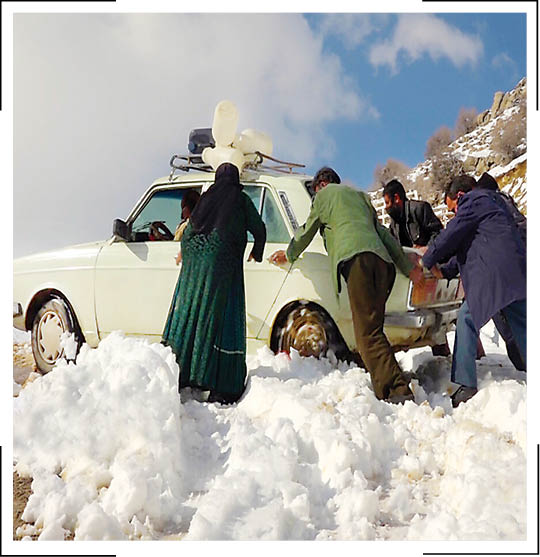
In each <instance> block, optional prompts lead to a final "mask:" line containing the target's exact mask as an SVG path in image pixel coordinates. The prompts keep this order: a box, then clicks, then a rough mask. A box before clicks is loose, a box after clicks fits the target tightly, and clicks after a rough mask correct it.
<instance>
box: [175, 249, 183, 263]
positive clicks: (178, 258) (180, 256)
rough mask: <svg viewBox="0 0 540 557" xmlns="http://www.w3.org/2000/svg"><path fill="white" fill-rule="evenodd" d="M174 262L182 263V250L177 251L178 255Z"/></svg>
mask: <svg viewBox="0 0 540 557" xmlns="http://www.w3.org/2000/svg"><path fill="white" fill-rule="evenodd" d="M175 262H176V264H177V265H180V263H182V250H180V251H179V252H178V255H177V256H176V258H175Z"/></svg>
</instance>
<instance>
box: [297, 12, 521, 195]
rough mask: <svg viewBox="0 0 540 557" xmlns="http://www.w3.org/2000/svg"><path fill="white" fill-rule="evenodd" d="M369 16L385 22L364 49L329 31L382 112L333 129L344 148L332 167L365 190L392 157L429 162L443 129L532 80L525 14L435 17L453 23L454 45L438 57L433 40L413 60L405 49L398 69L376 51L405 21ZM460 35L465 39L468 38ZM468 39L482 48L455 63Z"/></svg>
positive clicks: (331, 46) (313, 22)
mask: <svg viewBox="0 0 540 557" xmlns="http://www.w3.org/2000/svg"><path fill="white" fill-rule="evenodd" d="M417 15H418V14H417ZM306 17H307V20H308V21H309V24H310V26H312V27H313V28H315V29H316V28H320V27H321V25H324V23H323V22H324V18H325V16H320V15H308V16H306ZM351 17H353V18H355V19H357V20H359V19H362V18H364V17H366V16H363V15H359V16H351ZM367 17H370V18H372V19H373V18H379V19H378V21H377V22H376V23H375V24H374V29H373V32H371V33H370V34H369V35H367V36H366V37H365V38H364V39H363V40H361V41H360V40H359V41H358V43H357V44H355V45H346V44H345V43H344V40H343V36H341V35H339V34H338V33H329V34H328V35H327V36H326V38H325V44H324V48H325V50H326V51H327V52H332V53H335V54H336V55H338V56H339V58H340V59H341V61H342V64H343V66H344V68H345V70H346V72H347V74H348V75H349V76H351V78H352V80H353V83H354V85H355V86H356V87H358V90H359V91H360V92H361V94H362V95H364V96H365V97H366V98H367V99H368V100H369V102H370V103H371V104H372V105H373V107H374V108H375V109H376V110H377V112H378V113H379V116H378V117H377V118H367V119H366V118H360V119H359V120H349V121H336V122H335V123H332V124H330V125H329V126H328V129H329V133H330V134H331V136H332V137H333V138H334V139H335V141H336V143H337V144H338V145H339V147H338V149H337V152H336V154H335V155H334V156H333V157H332V158H331V159H330V160H328V161H325V162H328V163H329V164H332V165H335V167H336V169H339V171H340V172H341V174H342V176H343V177H345V176H347V177H348V178H350V179H351V180H353V181H354V182H355V183H356V184H357V185H359V186H361V187H365V186H367V185H369V184H370V183H371V181H372V179H373V170H374V168H375V166H376V164H377V163H384V162H385V161H386V160H387V159H388V158H396V159H399V160H401V161H403V162H404V163H406V164H407V165H408V166H411V167H413V166H415V165H416V164H417V163H419V162H421V161H423V160H424V152H425V145H426V141H427V139H428V138H429V137H430V136H431V135H432V134H433V132H434V131H435V130H436V129H437V128H439V127H440V126H442V125H446V126H448V127H450V128H451V129H453V127H454V124H455V121H456V117H457V115H458V113H459V110H460V108H461V107H466V108H471V107H474V108H476V109H477V110H478V112H482V111H483V110H485V109H487V108H489V107H490V106H491V103H492V101H493V95H494V93H495V92H496V91H508V90H510V89H512V88H513V87H514V86H515V85H516V83H517V82H518V81H519V80H520V79H521V78H522V77H525V75H526V18H525V14H436V15H430V16H429V18H430V19H428V20H427V21H426V23H427V24H428V25H429V24H430V23H435V20H438V21H442V22H444V24H446V25H447V26H448V31H449V34H448V41H446V43H443V44H441V45H440V46H439V48H440V54H439V57H438V58H437V59H433V58H432V56H431V55H430V50H429V49H430V44H429V42H426V43H425V45H424V48H423V49H420V51H419V52H418V57H417V58H416V59H415V60H411V58H410V56H409V55H408V54H407V53H406V51H405V50H404V48H405V45H403V48H402V49H401V50H399V51H398V52H397V57H396V65H395V68H392V67H390V66H389V65H387V64H385V65H374V64H373V63H372V62H370V52H371V51H372V49H373V45H374V44H377V43H379V42H380V41H385V40H388V38H390V37H392V36H393V33H394V31H395V29H396V26H397V24H398V19H399V16H398V15H393V14H387V15H384V16H367ZM413 17H416V16H413ZM459 33H462V34H464V37H461V40H460V37H459V35H458V34H459ZM426 34H427V33H426ZM464 39H470V40H474V41H476V44H477V45H479V48H478V50H477V51H475V52H474V53H473V54H471V56H470V58H468V59H467V58H466V57H465V54H463V55H462V56H461V57H459V58H456V59H455V60H452V59H451V58H450V57H449V56H448V55H447V54H446V53H445V52H446V51H445V48H446V47H447V49H448V52H451V51H455V49H456V46H457V45H458V44H459V43H460V42H464V41H463V40H464ZM411 40H412V39H411Z"/></svg>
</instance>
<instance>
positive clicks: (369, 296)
mask: <svg viewBox="0 0 540 557" xmlns="http://www.w3.org/2000/svg"><path fill="white" fill-rule="evenodd" d="M312 188H313V190H314V191H315V194H316V195H315V198H314V201H313V205H312V207H311V212H310V214H309V216H308V219H307V221H306V223H305V224H304V225H303V226H302V227H300V228H299V229H298V230H297V231H296V234H295V235H294V238H293V239H292V240H291V242H290V244H289V246H288V248H287V251H284V250H279V251H276V252H275V253H273V254H272V255H271V256H270V261H271V262H272V263H275V264H277V265H279V264H284V263H287V262H290V263H294V261H296V259H298V257H299V256H300V254H301V253H302V252H303V251H304V250H305V249H306V248H307V246H308V245H309V244H310V242H311V240H312V239H313V237H314V236H315V234H316V233H317V231H318V230H319V229H320V230H321V234H322V236H323V238H324V244H325V247H326V250H327V252H328V255H329V257H330V260H331V264H332V270H333V272H332V275H333V283H334V288H335V290H336V293H339V291H340V290H341V275H343V277H344V279H345V281H346V283H347V290H348V293H349V302H350V305H351V312H352V317H353V326H354V334H355V340H356V347H357V350H358V352H359V354H360V356H361V357H362V360H363V361H364V364H365V366H366V369H367V370H368V371H369V373H370V375H371V382H372V385H373V390H374V392H375V396H376V397H377V398H378V399H381V400H386V401H387V402H392V403H401V402H405V401H406V400H413V394H412V392H411V390H410V388H409V386H408V382H407V379H406V378H405V376H404V374H403V372H402V371H401V369H400V367H399V365H398V363H397V361H396V359H395V357H394V353H393V351H392V348H391V346H390V343H389V342H388V339H387V338H386V336H385V334H384V331H383V325H384V313H385V306H386V300H387V299H388V296H389V295H390V291H391V290H392V286H393V284H394V280H395V277H396V269H395V267H394V263H395V265H396V266H397V268H398V269H399V270H400V271H401V272H402V273H404V274H405V275H406V276H409V278H410V279H411V280H412V281H413V282H415V283H416V282H419V281H422V280H423V271H422V269H421V268H420V267H419V266H415V265H413V264H412V263H411V262H410V261H409V259H408V258H407V256H406V255H405V253H404V252H403V250H402V248H401V246H400V245H399V243H398V242H397V241H396V240H395V238H393V237H392V235H391V234H390V232H389V231H388V230H387V229H386V228H384V227H383V226H382V225H381V224H380V223H379V221H378V220H377V213H376V212H375V209H374V208H373V206H372V204H371V200H370V198H369V196H368V195H367V194H366V193H364V192H362V191H359V190H355V189H353V188H351V187H348V186H344V185H341V179H340V177H339V176H338V174H337V173H336V172H335V171H334V170H333V169H332V168H328V167H323V168H321V169H320V170H319V171H318V172H317V174H316V175H315V177H314V178H313V183H312Z"/></svg>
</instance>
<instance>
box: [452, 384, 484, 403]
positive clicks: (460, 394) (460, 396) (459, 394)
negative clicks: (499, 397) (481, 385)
mask: <svg viewBox="0 0 540 557" xmlns="http://www.w3.org/2000/svg"><path fill="white" fill-rule="evenodd" d="M477 392H478V389H477V388H476V387H465V385H461V386H460V387H459V389H458V390H457V391H456V392H455V393H454V394H453V395H452V397H451V398H452V406H453V407H454V408H457V407H458V406H459V405H460V404H461V403H462V402H467V401H468V400H469V399H470V398H472V397H473V396H474V395H475V394H476V393H477Z"/></svg>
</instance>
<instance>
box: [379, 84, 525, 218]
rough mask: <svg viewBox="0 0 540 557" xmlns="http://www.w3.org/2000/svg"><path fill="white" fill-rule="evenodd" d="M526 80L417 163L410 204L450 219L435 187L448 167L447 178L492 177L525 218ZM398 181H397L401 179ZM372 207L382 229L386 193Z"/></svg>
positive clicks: (409, 178) (408, 180) (409, 184)
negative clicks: (421, 203) (422, 203)
mask: <svg viewBox="0 0 540 557" xmlns="http://www.w3.org/2000/svg"><path fill="white" fill-rule="evenodd" d="M526 101H527V80H526V78H523V79H522V80H521V81H520V82H519V83H518V84H517V85H516V87H515V88H514V89H512V90H511V91H508V92H506V93H503V92H500V91H499V92H497V93H495V95H494V97H493V103H492V105H491V107H490V108H489V109H487V110H485V111H484V112H482V113H480V114H478V116H477V117H476V127H475V128H474V129H473V130H472V131H470V132H469V133H467V134H465V135H462V136H461V137H458V138H456V139H455V140H454V141H453V142H451V143H450V144H449V145H448V146H447V147H446V148H444V149H443V150H442V151H441V153H440V154H439V155H437V156H436V157H433V158H431V159H427V160H426V161H424V162H422V163H420V164H418V165H417V166H416V167H414V168H413V169H412V170H411V171H410V172H409V173H408V175H406V176H405V177H403V178H402V181H403V183H404V185H405V187H406V189H407V188H408V190H409V191H408V196H409V198H410V199H425V200H427V201H429V202H430V203H432V205H433V206H434V209H435V212H436V213H437V215H438V216H439V218H441V219H442V220H443V221H444V222H446V221H447V220H448V218H449V216H450V215H449V214H447V211H446V205H445V204H444V199H443V198H442V197H443V194H442V188H441V185H440V184H439V187H437V184H436V183H435V182H434V177H435V175H436V174H439V175H440V174H441V172H438V173H437V172H434V171H436V170H440V168H436V165H447V166H448V176H452V175H454V174H460V173H466V174H470V175H472V176H474V177H475V178H477V179H478V178H480V176H481V175H482V174H483V173H484V172H489V173H490V174H491V175H492V176H493V177H494V178H495V179H496V180H497V182H498V184H499V187H500V188H501V189H502V190H504V191H506V192H508V193H509V194H510V195H512V197H513V198H514V200H515V201H516V203H517V204H518V207H519V208H520V210H521V211H522V213H523V214H525V215H526V214H527V199H526V197H527V195H526V194H527V138H526V133H525V128H526V115H527V112H526V104H527V103H526ZM398 179H399V177H398ZM370 195H371V196H372V200H373V204H374V206H375V208H376V209H377V212H378V215H379V218H380V219H381V221H382V222H383V224H386V225H387V224H388V222H389V217H388V215H386V213H385V212H384V201H383V199H382V189H378V190H376V191H374V192H370Z"/></svg>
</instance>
